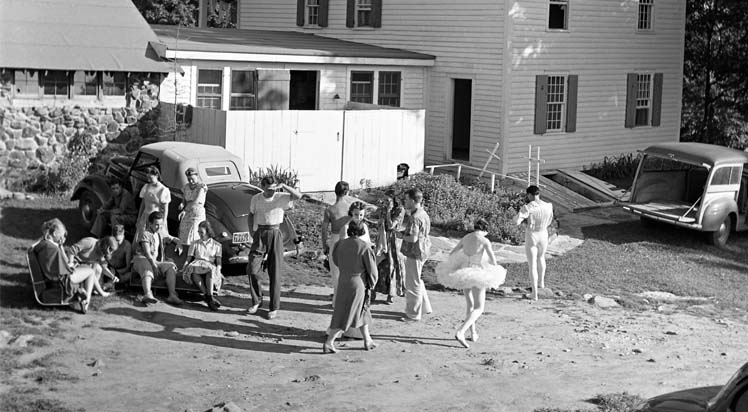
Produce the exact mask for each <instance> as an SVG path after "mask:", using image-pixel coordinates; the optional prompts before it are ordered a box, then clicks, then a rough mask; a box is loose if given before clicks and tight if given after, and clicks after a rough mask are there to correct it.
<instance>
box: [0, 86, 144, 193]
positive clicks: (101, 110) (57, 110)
mask: <svg viewBox="0 0 748 412" xmlns="http://www.w3.org/2000/svg"><path fill="white" fill-rule="evenodd" d="M130 97H131V96H128V103H131V102H132V100H131V99H130ZM71 103H74V102H71ZM123 103H125V99H124V98H123ZM129 106H130V107H117V108H112V107H80V106H74V105H67V106H61V107H60V106H57V107H49V106H38V107H14V106H5V107H0V139H1V140H0V187H8V186H9V184H10V183H11V182H12V181H14V180H16V179H18V178H19V177H22V176H23V175H24V174H26V173H27V172H28V171H29V170H31V169H37V168H40V167H47V168H49V167H55V166H56V165H57V164H59V162H61V161H64V160H65V154H66V152H67V148H68V143H69V142H70V141H71V139H74V138H76V137H77V136H81V135H84V134H87V135H90V136H92V137H93V138H94V141H96V142H98V144H99V149H100V154H102V155H104V156H106V155H107V154H108V155H109V156H111V155H112V154H121V153H131V152H134V151H137V149H138V148H139V147H140V146H141V145H143V144H144V143H148V142H150V141H155V140H157V139H158V124H157V123H156V117H157V116H158V110H153V109H154V108H156V109H157V107H158V100H156V99H154V98H153V97H152V96H149V94H147V93H146V94H143V95H141V96H138V100H137V104H129Z"/></svg>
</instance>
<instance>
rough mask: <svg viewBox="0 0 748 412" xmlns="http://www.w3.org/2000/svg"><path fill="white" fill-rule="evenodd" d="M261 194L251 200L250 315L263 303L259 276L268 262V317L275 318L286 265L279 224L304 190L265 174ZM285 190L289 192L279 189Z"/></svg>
mask: <svg viewBox="0 0 748 412" xmlns="http://www.w3.org/2000/svg"><path fill="white" fill-rule="evenodd" d="M260 186H261V188H262V193H258V194H256V195H254V196H252V200H251V201H250V203H249V220H250V222H251V226H250V230H251V232H252V233H251V235H252V249H251V250H250V252H249V262H248V263H247V275H248V276H249V291H250V296H251V303H252V306H250V307H249V309H247V313H248V314H255V313H257V309H258V308H259V307H260V304H261V303H262V289H261V287H260V282H259V280H258V278H257V275H259V273H260V272H261V271H262V266H263V261H266V262H267V264H266V265H267V271H268V277H269V278H270V310H269V311H268V314H267V317H268V319H273V318H275V317H276V315H277V314H278V309H280V272H281V266H282V265H283V234H282V233H281V231H280V225H281V224H282V223H283V216H284V214H285V210H286V209H290V208H291V207H293V201H294V200H298V199H301V192H299V191H298V190H296V189H294V188H292V187H291V186H288V185H287V184H285V183H280V184H277V183H276V181H275V178H274V177H273V176H265V177H263V178H262V181H261V182H260ZM281 188H282V189H284V190H286V191H288V193H283V192H278V189H281Z"/></svg>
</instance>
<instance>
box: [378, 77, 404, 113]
mask: <svg viewBox="0 0 748 412" xmlns="http://www.w3.org/2000/svg"><path fill="white" fill-rule="evenodd" d="M400 77H401V75H400V72H379V96H378V98H377V104H379V105H382V106H393V107H400Z"/></svg>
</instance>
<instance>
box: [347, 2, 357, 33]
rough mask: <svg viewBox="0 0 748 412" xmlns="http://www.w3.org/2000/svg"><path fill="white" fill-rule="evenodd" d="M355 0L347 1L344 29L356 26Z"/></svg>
mask: <svg viewBox="0 0 748 412" xmlns="http://www.w3.org/2000/svg"><path fill="white" fill-rule="evenodd" d="M355 17H356V0H348V3H347V4H346V7H345V27H354V26H355V24H356V18H355Z"/></svg>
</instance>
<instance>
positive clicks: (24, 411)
mask: <svg viewBox="0 0 748 412" xmlns="http://www.w3.org/2000/svg"><path fill="white" fill-rule="evenodd" d="M0 410H3V411H13V412H82V411H84V409H81V408H78V409H72V408H68V407H67V406H65V405H64V404H62V402H60V401H58V400H55V399H49V398H45V397H43V396H40V395H38V393H37V392H36V391H18V390H16V388H14V389H13V390H11V391H8V392H6V393H3V394H0Z"/></svg>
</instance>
